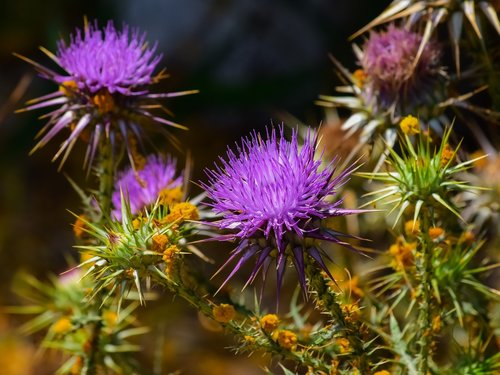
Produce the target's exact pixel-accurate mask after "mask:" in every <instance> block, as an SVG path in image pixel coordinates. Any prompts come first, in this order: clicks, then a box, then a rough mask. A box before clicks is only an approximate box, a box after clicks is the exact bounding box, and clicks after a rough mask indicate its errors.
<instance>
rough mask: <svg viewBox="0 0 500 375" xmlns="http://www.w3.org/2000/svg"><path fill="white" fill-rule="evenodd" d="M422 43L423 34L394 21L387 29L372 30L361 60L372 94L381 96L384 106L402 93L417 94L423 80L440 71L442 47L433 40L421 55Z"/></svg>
mask: <svg viewBox="0 0 500 375" xmlns="http://www.w3.org/2000/svg"><path fill="white" fill-rule="evenodd" d="M421 43H422V36H421V35H420V34H418V33H415V32H412V31H409V30H406V29H404V28H398V27H396V26H394V25H392V24H391V25H389V27H388V28H387V30H386V31H385V32H380V33H377V32H373V31H372V32H371V33H370V37H369V39H368V40H367V41H366V43H365V45H364V48H363V56H362V58H361V61H360V63H361V66H362V68H363V72H364V73H365V75H366V85H367V86H368V87H369V88H370V90H371V94H372V95H378V96H379V100H381V102H382V104H383V105H388V104H390V103H391V102H392V101H394V100H396V99H398V96H401V97H408V96H410V97H412V96H415V95H416V92H415V90H416V89H418V87H419V86H420V87H421V86H422V82H425V81H426V80H428V79H429V78H430V77H432V76H433V75H435V74H436V73H437V71H438V69H437V68H438V62H439V57H440V53H439V50H438V48H437V47H436V45H435V44H433V43H430V42H429V43H426V45H425V47H424V49H423V51H422V53H421V54H420V56H418V52H419V48H420V45H421ZM417 57H418V60H417Z"/></svg>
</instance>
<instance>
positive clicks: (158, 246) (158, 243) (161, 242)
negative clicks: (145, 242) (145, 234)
mask: <svg viewBox="0 0 500 375" xmlns="http://www.w3.org/2000/svg"><path fill="white" fill-rule="evenodd" d="M151 240H152V241H153V246H152V250H153V251H156V252H157V253H163V252H164V251H165V249H166V247H167V245H168V243H169V239H168V237H167V236H166V235H165V234H157V235H155V236H153V237H152V238H151Z"/></svg>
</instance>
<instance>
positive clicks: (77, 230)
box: [73, 215, 86, 238]
mask: <svg viewBox="0 0 500 375" xmlns="http://www.w3.org/2000/svg"><path fill="white" fill-rule="evenodd" d="M85 220H86V218H85V215H79V216H78V217H77V218H76V221H75V223H74V224H73V233H74V235H75V237H76V238H82V237H83V236H84V234H85Z"/></svg>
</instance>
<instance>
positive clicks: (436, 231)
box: [429, 227, 444, 240]
mask: <svg viewBox="0 0 500 375" xmlns="http://www.w3.org/2000/svg"><path fill="white" fill-rule="evenodd" d="M443 235H444V229H443V228H441V227H432V228H429V237H430V238H431V240H437V239H439V238H441V237H442V236H443Z"/></svg>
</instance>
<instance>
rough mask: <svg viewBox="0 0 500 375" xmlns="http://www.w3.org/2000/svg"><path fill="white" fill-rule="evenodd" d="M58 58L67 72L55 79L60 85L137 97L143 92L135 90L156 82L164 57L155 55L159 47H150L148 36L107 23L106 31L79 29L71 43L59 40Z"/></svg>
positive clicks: (95, 26) (91, 28)
mask: <svg viewBox="0 0 500 375" xmlns="http://www.w3.org/2000/svg"><path fill="white" fill-rule="evenodd" d="M56 57H57V61H58V63H59V65H60V66H61V67H62V68H63V69H64V70H65V71H66V72H67V74H64V75H59V76H56V77H55V80H56V81H57V82H58V83H60V84H63V83H64V82H66V81H74V82H75V83H76V84H77V85H78V88H79V89H81V90H88V91H89V92H90V93H95V92H97V91H99V90H101V89H106V90H108V92H109V93H110V94H113V93H115V92H119V93H120V94H123V95H137V94H140V92H134V90H136V89H137V88H141V87H142V89H141V90H144V89H145V88H144V86H146V85H149V84H151V83H152V82H153V73H154V70H155V68H156V66H157V65H158V63H159V61H160V60H161V58H162V55H161V54H160V55H158V54H156V44H155V45H153V46H152V47H147V44H146V34H144V33H143V34H140V33H139V31H138V30H129V27H128V26H127V25H124V26H123V28H122V30H121V31H119V30H117V29H116V28H115V26H114V25H113V23H112V22H108V24H107V26H106V27H105V28H104V30H100V29H99V28H98V26H97V24H94V25H92V24H90V25H88V26H87V27H86V28H85V29H84V30H79V29H77V30H76V32H75V34H74V35H72V36H71V40H70V43H69V44H68V43H66V42H65V41H64V40H61V41H59V43H58V51H57V54H56Z"/></svg>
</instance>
